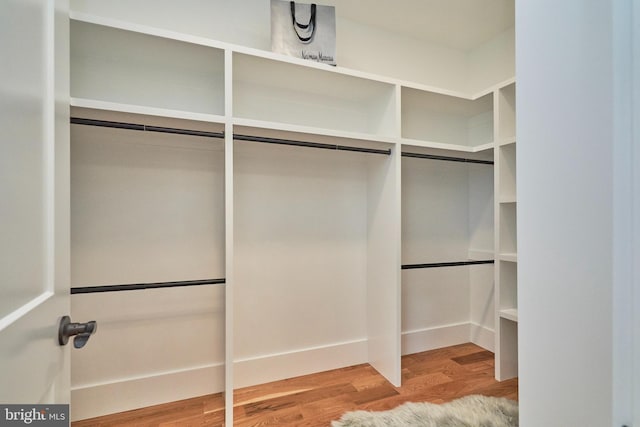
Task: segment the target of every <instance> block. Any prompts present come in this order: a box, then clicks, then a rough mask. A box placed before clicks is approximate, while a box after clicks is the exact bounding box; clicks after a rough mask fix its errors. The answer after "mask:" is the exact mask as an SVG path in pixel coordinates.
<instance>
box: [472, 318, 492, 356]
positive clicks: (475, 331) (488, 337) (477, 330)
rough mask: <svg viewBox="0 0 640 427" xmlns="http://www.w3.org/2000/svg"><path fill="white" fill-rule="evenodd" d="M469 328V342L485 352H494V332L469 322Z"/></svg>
mask: <svg viewBox="0 0 640 427" xmlns="http://www.w3.org/2000/svg"><path fill="white" fill-rule="evenodd" d="M469 326H470V331H469V341H471V342H472V343H474V344H475V345H479V346H480V347H482V348H484V349H485V350H489V351H490V352H495V331H494V330H493V329H490V328H487V327H486V326H483V325H480V324H478V323H475V322H471V323H470V325H469Z"/></svg>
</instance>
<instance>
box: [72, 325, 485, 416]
mask: <svg viewBox="0 0 640 427" xmlns="http://www.w3.org/2000/svg"><path fill="white" fill-rule="evenodd" d="M493 337H494V332H493V331H492V330H491V329H488V328H486V327H484V326H481V325H478V324H475V323H471V322H465V323H457V324H452V325H445V326H437V327H433V328H425V329H419V330H413V331H406V332H403V333H402V354H403V355H405V354H412V353H419V352H422V351H428V350H434V349H437V348H442V347H448V346H452V345H457V344H464V343H467V342H473V343H475V344H477V345H479V346H480V347H483V348H485V349H487V350H489V351H494V343H493V339H494V338H493ZM367 361H368V358H367V340H366V339H361V340H355V341H349V342H343V343H336V344H330V345H326V346H320V347H311V348H305V349H300V350H295V351H290V352H285V353H277V354H268V355H263V356H258V357H252V358H246V359H239V360H236V361H235V362H234V372H233V376H234V387H235V388H240V387H248V386H252V385H256V384H264V383H267V382H271V381H277V380H281V379H285V378H292V377H297V376H300V375H307V374H312V373H316V372H322V371H327V370H331V369H338V368H343V367H346V366H353V365H358V364H361V363H367ZM223 390H224V364H212V365H208V366H201V367H195V368H191V369H185V370H180V371H173V372H166V373H160V374H155V375H150V376H145V377H136V378H127V379H123V380H118V381H113V382H108V383H100V384H88V385H79V386H75V387H72V389H71V420H72V421H76V420H82V419H87V418H93V417H98V416H101V415H107V414H113V413H117V412H122V411H128V410H131V409H137V408H143V407H146V406H152V405H157V404H161V403H166V402H173V401H176V400H182V399H188V398H191V397H197V396H203V395H206V394H211V393H218V392H221V391H223Z"/></svg>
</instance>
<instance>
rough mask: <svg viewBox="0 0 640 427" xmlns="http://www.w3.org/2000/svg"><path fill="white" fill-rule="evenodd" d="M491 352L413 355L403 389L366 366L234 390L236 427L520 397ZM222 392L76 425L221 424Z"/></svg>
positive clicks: (405, 362)
mask: <svg viewBox="0 0 640 427" xmlns="http://www.w3.org/2000/svg"><path fill="white" fill-rule="evenodd" d="M493 367H494V363H493V353H491V352H489V351H486V350H484V349H482V348H480V347H478V346H476V345H474V344H461V345H457V346H453V347H447V348H442V349H438V350H432V351H427V352H424V353H416V354H412V355H407V356H404V357H403V358H402V387H394V386H392V385H391V384H390V383H389V382H387V381H386V380H385V379H384V378H383V377H381V376H380V375H379V374H378V373H377V372H376V371H375V370H374V369H373V368H372V367H371V366H369V365H368V364H363V365H357V366H351V367H348V368H342V369H337V370H333V371H327V372H321V373H318V374H312V375H306V376H302V377H296V378H290V379H286V380H283V381H277V382H273V383H268V384H262V385H258V386H253V387H246V388H242V389H238V390H236V391H235V395H234V421H235V422H234V425H235V426H239V427H245V426H246V427H249V426H300V427H302V426H309V427H311V426H314V427H315V426H329V425H330V422H331V420H335V419H338V418H340V416H341V415H342V414H343V413H344V412H346V411H351V410H355V409H365V410H375V411H380V410H386V409H391V408H393V407H395V406H397V405H399V404H401V403H404V402H408V401H412V402H420V401H428V402H434V403H443V402H447V401H449V400H452V399H455V398H458V397H462V396H466V395H469V394H484V395H487V396H500V397H508V398H510V399H514V400H517V399H518V380H517V379H512V380H508V381H503V382H497V381H495V380H494V378H493ZM223 423H224V401H223V397H222V394H215V395H209V396H203V397H197V398H193V399H187V400H182V401H180V402H173V403H168V404H164V405H157V406H152V407H149V408H143V409H137V410H134V411H128V412H122V413H119V414H113V415H108V416H104V417H99V418H93V419H89V420H83V421H78V422H74V423H72V424H71V425H72V427H88V426H91V427H97V426H162V427H168V426H176V427H177V426H185V427H186V426H214V427H218V426H222V425H223Z"/></svg>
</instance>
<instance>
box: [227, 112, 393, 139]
mask: <svg viewBox="0 0 640 427" xmlns="http://www.w3.org/2000/svg"><path fill="white" fill-rule="evenodd" d="M232 123H233V125H234V126H242V127H247V128H255V129H268V130H273V131H280V132H294V133H303V134H308V135H319V136H328V137H333V138H344V139H350V140H360V141H371V142H382V143H386V144H395V143H397V142H398V139H397V138H392V137H385V136H379V135H371V134H368V133H359V132H348V131H339V130H335V129H326V128H318V127H312V126H301V125H292V124H287V123H280V122H269V121H264V120H254V119H243V118H233V119H232Z"/></svg>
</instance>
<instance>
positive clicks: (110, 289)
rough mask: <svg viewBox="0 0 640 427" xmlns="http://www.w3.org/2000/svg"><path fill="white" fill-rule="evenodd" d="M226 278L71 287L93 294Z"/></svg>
mask: <svg viewBox="0 0 640 427" xmlns="http://www.w3.org/2000/svg"><path fill="white" fill-rule="evenodd" d="M222 283H225V279H204V280H182V281H177V282H157V283H132V284H128V285H105V286H82V287H77V288H71V294H72V295H73V294H93V293H97V292H120V291H139V290H144V289H160V288H178V287H184V286H202V285H219V284H222Z"/></svg>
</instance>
